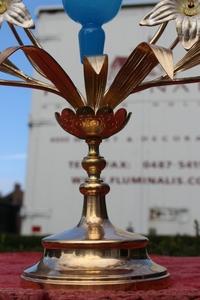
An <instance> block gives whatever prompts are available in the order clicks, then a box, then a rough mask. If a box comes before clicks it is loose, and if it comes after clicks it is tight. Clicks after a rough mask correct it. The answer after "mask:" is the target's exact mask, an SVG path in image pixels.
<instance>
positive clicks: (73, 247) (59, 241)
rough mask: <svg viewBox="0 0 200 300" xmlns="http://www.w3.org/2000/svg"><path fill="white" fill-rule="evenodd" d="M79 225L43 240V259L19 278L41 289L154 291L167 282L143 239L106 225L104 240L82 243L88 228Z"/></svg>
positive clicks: (108, 224) (164, 272)
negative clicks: (74, 288) (157, 285)
mask: <svg viewBox="0 0 200 300" xmlns="http://www.w3.org/2000/svg"><path fill="white" fill-rule="evenodd" d="M82 225H83V224H82ZM82 225H80V226H78V227H75V228H74V229H72V230H70V231H65V232H63V233H61V234H58V235H54V236H50V237H48V238H45V239H44V240H43V245H44V248H45V250H44V256H43V258H42V259H41V261H40V262H39V263H37V264H36V265H34V266H32V267H30V268H28V269H26V270H25V271H24V272H23V274H22V278H23V279H25V280H27V281H31V282H32V283H36V284H39V286H43V287H44V286H45V287H50V286H52V285H53V286H54V287H55V286H60V287H62V288H63V287H66V288H67V287H76V288H77V287H79V288H87V287H89V288H93V289H94V288H100V287H104V288H105V287H107V288H112V289H116V288H119V289H121V288H123V289H131V288H132V289H133V288H134V289H138V288H140V286H141V287H142V288H156V283H158V284H159V286H160V287H163V282H164V281H165V282H167V281H166V279H167V278H168V277H169V274H168V272H167V269H166V268H164V267H162V266H159V265H158V264H156V263H154V262H153V261H152V260H151V259H150V258H149V257H148V255H147V252H146V245H147V243H148V240H147V239H146V238H145V237H143V236H141V235H138V234H134V233H129V232H127V231H122V230H119V229H116V228H115V227H114V226H113V225H112V224H111V223H110V222H109V221H106V222H105V223H104V224H103V225H104V226H102V229H103V228H104V229H106V230H105V232H107V235H105V236H104V240H101V241H99V240H96V241H95V240H94V241H91V240H86V239H85V234H86V233H87V232H88V228H87V227H86V226H82ZM84 225H85V224H84ZM75 237H77V238H79V240H75V239H74V238H75ZM161 281H162V283H161Z"/></svg>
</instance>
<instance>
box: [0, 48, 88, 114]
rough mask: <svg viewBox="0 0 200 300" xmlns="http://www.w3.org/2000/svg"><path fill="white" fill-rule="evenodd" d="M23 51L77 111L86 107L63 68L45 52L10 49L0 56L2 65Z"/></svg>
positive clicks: (35, 49)
mask: <svg viewBox="0 0 200 300" xmlns="http://www.w3.org/2000/svg"><path fill="white" fill-rule="evenodd" d="M18 50H22V51H23V52H24V53H25V54H26V55H27V56H28V57H30V59H31V60H33V61H34V63H35V64H36V65H37V66H38V67H39V68H40V69H41V70H42V72H43V73H44V74H45V75H46V76H47V78H48V79H49V80H50V81H51V82H52V83H53V84H54V85H55V87H56V88H57V89H58V91H60V94H61V96H62V97H63V98H65V99H66V100H67V101H68V102H69V104H71V105H72V106H73V107H74V108H75V109H76V108H78V107H81V106H84V102H83V100H82V98H81V96H80V94H79V92H78V90H77V88H76V87H75V85H74V84H73V82H72V80H71V79H70V77H69V76H68V75H67V73H66V72H65V71H64V70H63V69H62V67H61V66H60V65H59V64H58V63H57V62H56V61H55V59H54V58H53V57H52V56H51V55H49V54H48V53H47V52H46V51H45V50H43V49H40V48H38V47H35V46H19V47H13V48H8V49H6V50H5V51H3V52H2V53H1V54H0V65H1V64H2V63H4V62H5V61H6V60H7V59H8V58H9V57H10V56H11V55H12V54H13V53H15V52H16V51H18Z"/></svg>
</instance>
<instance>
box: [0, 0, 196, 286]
mask: <svg viewBox="0 0 200 300" xmlns="http://www.w3.org/2000/svg"><path fill="white" fill-rule="evenodd" d="M2 3H4V2H2V1H0V5H1V4H2ZM5 3H7V2H5ZM9 3H11V4H12V0H11V1H10V2H9ZM17 3H18V4H20V3H21V0H19V1H18V2H17ZM183 5H185V6H184V9H185V10H182V11H181V9H182V8H183ZM198 5H200V4H199V1H197V0H188V1H186V0H184V1H182V2H181V1H177V0H161V1H160V2H159V3H158V4H157V5H156V6H155V8H154V9H153V10H152V11H151V12H150V13H149V14H148V15H147V16H146V17H144V19H143V20H142V21H141V25H148V26H154V25H159V24H160V25H161V26H160V28H159V29H158V30H157V32H156V33H155V34H154V36H153V37H152V38H151V39H150V43H149V44H148V43H145V42H143V43H141V44H139V45H138V46H137V47H136V48H135V49H134V51H133V52H132V53H131V54H130V56H129V57H128V59H127V60H126V62H125V64H124V65H123V66H122V68H121V70H120V71H119V72H118V74H117V76H116V77H115V79H114V81H113V83H112V84H111V86H110V87H109V88H108V90H107V91H106V84H107V75H108V56H107V55H102V56H93V57H85V58H84V60H83V66H84V79H85V90H86V99H85V98H84V97H83V96H82V95H81V93H80V92H79V90H78V88H77V87H76V86H75V85H74V83H73V82H72V80H71V78H70V77H69V75H68V74H67V73H66V72H65V71H64V70H63V68H62V67H61V66H60V65H59V64H58V63H57V62H56V61H55V59H54V58H53V57H52V56H51V55H49V54H48V53H47V52H46V51H45V50H43V49H42V47H41V46H40V44H39V42H38V41H37V39H36V38H35V37H34V34H33V33H32V32H31V31H30V30H29V29H24V30H25V32H26V34H27V36H28V38H29V40H30V42H31V43H32V45H30V46H25V45H24V43H23V41H22V39H21V37H20V34H18V32H17V30H16V29H15V27H14V26H13V24H15V25H19V26H22V27H30V26H32V25H33V21H32V19H31V17H30V15H29V13H28V11H27V10H26V8H25V6H22V7H23V11H22V12H23V16H24V18H21V16H20V10H17V9H16V7H17V6H14V8H13V9H14V16H15V20H14V21H15V22H13V24H10V23H9V26H10V28H11V30H12V33H13V34H14V36H15V38H16V40H17V41H18V43H19V47H13V48H9V49H6V50H5V51H3V52H2V53H0V71H2V72H6V73H8V74H10V75H12V76H13V75H14V76H15V77H17V78H20V81H19V80H18V81H17V80H1V79H0V85H10V86H19V87H26V88H34V89H38V90H45V91H49V92H51V93H54V94H57V95H59V96H60V97H63V98H64V99H65V100H66V101H67V102H68V103H69V104H70V105H71V106H72V107H73V109H74V110H72V109H69V108H66V109H64V110H63V111H62V112H61V114H59V113H56V119H57V121H58V123H59V124H60V126H61V127H62V128H63V129H64V130H65V131H67V132H68V133H70V134H72V135H74V136H76V137H78V138H80V139H84V140H86V143H87V144H88V147H89V152H88V155H87V156H86V157H85V158H84V159H83V161H82V166H83V168H84V169H85V171H86V172H87V174H88V178H87V180H86V181H85V182H84V183H83V184H82V185H81V186H80V192H81V193H82V194H83V196H84V205H83V212H82V217H81V220H80V222H79V224H78V225H77V226H76V227H75V228H73V229H71V230H68V231H64V232H62V233H60V234H56V235H53V236H49V237H47V238H45V239H43V241H42V244H43V246H44V256H43V258H42V259H41V261H40V262H39V263H38V264H36V265H34V266H33V267H31V268H28V269H27V270H25V271H24V272H23V274H22V278H23V279H25V280H26V282H30V283H35V284H38V285H40V286H44V287H45V288H48V287H49V286H54V287H57V286H58V287H60V286H61V287H66V288H68V287H69V288H70V287H76V288H87V287H88V288H91V287H92V288H98V287H101V288H102V287H103V288H112V289H138V288H140V287H142V288H155V287H156V285H157V287H158V288H159V287H164V286H166V284H167V278H168V277H169V274H168V272H167V270H166V268H164V267H161V266H159V265H157V264H155V263H154V262H153V261H152V260H151V259H150V258H149V257H148V254H147V251H146V247H147V244H148V239H147V238H145V237H143V236H141V235H140V234H136V233H130V232H127V231H123V230H120V229H118V228H116V227H115V226H113V225H112V224H111V222H110V220H109V218H108V214H107V209H106V200H105V197H106V194H107V193H108V192H109V190H110V187H109V186H108V185H107V184H106V183H104V182H103V180H102V179H101V172H102V170H103V169H104V168H105V165H106V161H105V159H104V158H103V157H101V156H100V155H99V145H100V143H101V141H102V140H103V139H106V138H108V137H111V136H112V135H114V134H116V133H118V132H119V131H120V130H122V129H123V128H124V127H125V126H126V124H127V122H128V121H129V119H130V114H127V112H126V110H125V109H119V110H117V111H116V112H114V111H113V109H114V108H115V107H116V106H118V105H119V104H120V103H121V102H122V101H124V100H125V99H126V98H127V97H128V96H129V95H130V94H131V93H136V92H139V91H142V90H145V89H148V88H151V87H154V86H162V85H176V84H180V83H194V82H200V76H196V77H185V78H175V79H174V77H173V76H174V74H177V73H178V72H182V71H185V70H187V69H190V68H192V67H194V66H196V65H198V64H199V63H200V40H199V28H200V24H199V22H200V21H199V16H198V15H199V13H200V11H199V10H198V9H197V8H199V7H200V6H198ZM197 6H198V7H197ZM9 8H12V7H11V6H9ZM18 8H19V7H18ZM4 9H5V8H4V7H3V6H2V10H1V6H0V14H3V15H2V16H1V17H2V18H1V20H0V23H1V22H3V20H4V19H6V14H4V12H5V11H4ZM188 10H189V12H188ZM11 12H12V11H11ZM191 12H193V13H192V16H193V15H194V14H195V15H194V16H193V17H191ZM11 19H12V18H11ZM173 19H175V22H176V28H177V34H178V38H176V39H175V41H174V42H173V43H172V45H171V46H169V47H168V48H167V49H165V48H162V47H159V46H157V45H155V44H156V43H157V41H158V40H159V38H160V37H161V36H162V34H163V32H164V30H165V28H166V26H167V23H168V21H170V20H173ZM20 20H21V22H20ZM8 21H9V20H8ZM179 40H180V41H181V43H182V44H183V46H184V47H185V48H186V49H188V48H190V50H189V51H188V53H187V54H186V55H185V56H184V57H183V58H182V59H180V61H179V62H178V63H177V64H176V65H175V67H174V66H173V55H172V50H173V49H174V48H175V47H176V45H177V44H178V42H179ZM19 50H21V51H23V52H24V54H25V55H26V57H27V58H28V60H29V62H30V63H31V65H32V66H33V67H34V68H35V70H36V71H37V72H38V73H39V74H40V75H41V76H42V77H43V78H44V79H45V82H42V81H40V80H37V79H34V78H32V77H31V76H28V75H26V74H24V73H23V72H22V71H21V70H20V69H18V67H17V66H15V64H13V63H12V61H10V57H11V56H12V54H14V53H16V52H17V51H19ZM158 64H160V65H161V66H162V68H163V70H164V72H165V73H166V75H163V76H161V77H159V78H155V79H154V80H151V81H146V82H145V81H144V79H145V78H146V77H147V76H148V75H149V73H150V72H151V71H152V69H153V68H154V67H156V66H157V65H158ZM161 75H162V74H161ZM46 79H48V82H46ZM123 201H124V199H123Z"/></svg>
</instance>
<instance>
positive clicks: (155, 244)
mask: <svg viewBox="0 0 200 300" xmlns="http://www.w3.org/2000/svg"><path fill="white" fill-rule="evenodd" d="M149 240H150V243H149V246H148V251H149V253H152V254H161V255H170V256H200V237H199V236H195V237H193V236H188V235H176V236H158V235H152V236H149Z"/></svg>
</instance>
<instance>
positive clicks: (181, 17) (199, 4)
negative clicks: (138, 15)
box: [140, 0, 200, 50]
mask: <svg viewBox="0 0 200 300" xmlns="http://www.w3.org/2000/svg"><path fill="white" fill-rule="evenodd" d="M171 20H175V23H176V30H177V34H178V37H179V40H180V42H181V43H182V45H183V47H184V48H185V49H186V50H188V49H190V48H191V47H192V46H193V45H194V44H195V43H196V42H197V41H198V40H199V36H200V0H161V1H160V2H159V3H158V4H157V5H156V6H155V7H154V8H153V9H152V10H151V11H150V13H148V14H147V15H146V16H145V17H144V18H143V19H142V21H141V22H140V25H146V26H155V25H159V24H162V23H165V22H168V21H171Z"/></svg>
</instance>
